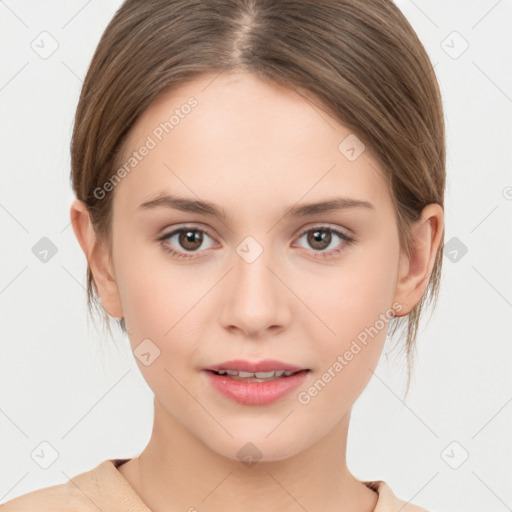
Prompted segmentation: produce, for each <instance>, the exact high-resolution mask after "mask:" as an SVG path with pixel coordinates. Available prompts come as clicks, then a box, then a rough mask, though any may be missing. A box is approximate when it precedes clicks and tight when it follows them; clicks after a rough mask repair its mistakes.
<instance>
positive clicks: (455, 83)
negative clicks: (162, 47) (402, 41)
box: [0, 0, 512, 512]
mask: <svg viewBox="0 0 512 512" xmlns="http://www.w3.org/2000/svg"><path fill="white" fill-rule="evenodd" d="M120 4H121V2H120V1H113V0H110V1H104V0H102V1H99V0H89V1H88V2H87V1H82V0H80V1H63V0H62V1H55V0H53V1H45V2H40V1H35V0H31V1H28V0H24V1H21V0H18V1H15V0H6V1H0V38H1V49H2V60H1V64H0V73H1V74H0V105H1V121H2V122H1V123H0V129H1V141H2V145H1V153H0V158H1V160H0V172H1V179H2V181H1V187H0V233H1V238H2V243H1V249H2V250H1V258H2V259H1V264H0V308H1V309H0V312H1V320H0V326H1V327H0V328H1V334H2V338H1V341H2V347H1V358H0V375H1V387H0V390H1V396H0V399H1V401H0V432H1V436H0V450H1V452H0V453H1V456H0V503H2V502H4V501H7V500H9V499H12V498H14V497H16V496H18V495H21V494H25V493H27V492H29V491H32V490H35V489H39V488H41V487H46V486H49V485H54V484H58V483H63V482H66V481H67V480H68V479H69V478H71V477H73V476H75V475H76V474H78V473H81V472H83V471H87V470H89V469H92V468H93V467H95V466H96V465H97V464H99V463H100V462H101V461H103V460H105V459H107V458H125V457H126V458H128V457H133V456H136V455H138V454H139V453H140V451H142V449H143V448H144V446H145V445H146V443H147V442H148V440H149V436H150V433H151V427H152V394H151V392H150V390H149V388H148V387H147V385H146V383H145V381H144V380H143V378H142V376H141V374H140V372H139V370H138V368H137V366H136V364H135V363H134V360H133V355H132V354H131V353H130V351H129V345H128V341H127V339H123V337H122V336H121V335H120V334H119V335H118V336H117V337H118V340H117V346H118V347H120V348H119V350H116V349H115V348H107V347H109V345H113V344H112V343H111V342H110V341H109V340H108V338H107V337H106V336H105V334H104V333H102V332H101V331H97V330H95V329H94V326H93V325H92V324H91V325H89V323H88V321H87V315H86V307H85V304H86V303H85V289H84V286H85V269H86V266H85V258H84V256H83V254H82V252H81V250H80V247H79V245H78V243H77V241H76V239H75V237H74V234H73V231H72V228H71V226H70V224H69V206H70V204H71V201H72V198H73V196H72V193H71V189H70V186H69V165H70V159H69V142H70V135H71V130H72V122H73V116H74V110H75V108H76V104H77V100H78V95H79V91H80V86H81V83H82V79H83V77H84V75H85V72H86V69H87V66H88V64H89V62H90V59H91V57H92V54H93V51H94V49H95V47H96V45H97V43H98V41H99V38H100V36H101V34H102V32H103V29H104V28H105V27H106V25H107V23H108V22H109V20H110V19H111V17H112V15H113V14H114V12H115V10H116V9H117V7H118V6H119V5H120ZM398 5H399V6H400V8H401V9H402V10H403V12H404V13H405V15H406V16H407V18H408V19H409V20H410V22H411V24H412V25H413V27H414V28H415V30H416V31H417V32H418V35H419V36H420V39H421V40H422V41H423V43H424V45H425V47H426V48H427V51H428V53H429V55H430V57H431V60H432V62H433V64H434V65H435V69H436V72H437V75H438V79H439V82H440V86H441V89H442V94H443V100H444V105H445V111H446V125H447V143H448V167H447V173H448V183H447V195H446V208H445V214H446V242H447V243H450V242H449V241H450V240H451V239H452V238H453V237H456V238H457V239H458V242H457V241H452V242H451V243H452V244H454V243H459V245H461V244H464V246H466V247H467V253H466V254H464V255H462V256H461V254H462V253H461V252H460V251H459V252H458V257H457V261H451V259H453V258H454V256H455V253H452V254H451V255H449V254H447V253H446V252H445V256H446V257H445V259H444V276H443V282H442V290H441V294H440V300H439V303H438V308H437V310H436V311H435V312H434V314H433V316H432V318H431V319H430V321H428V315H427V316H426V318H425V320H424V322H423V324H422V329H421V332H420V335H419V355H418V359H417V364H416V368H415V380H414V382H413V387H412V390H411V393H410V395H409V397H408V399H407V401H406V402H405V403H404V402H403V401H402V399H401V396H402V392H403V389H404V383H405V372H404V366H403V364H402V362H401V361H400V360H397V359H396V357H389V358H387V357H386V355H385V354H384V355H383V357H382V358H381V361H380V364H379V366H378V368H377V370H376V372H375V376H374V377H373V378H372V380H371V382H370V384H369V386H368V388H367V390H366V391H365V393H364V394H363V396H362V397H361V398H360V400H359V401H358V402H357V403H356V405H355V406H354V409H353V419H352V424H351V428H350V432H349V449H348V463H349V467H350V468H351V470H352V471H353V472H354V474H355V475H356V477H358V478H360V479H364V480H371V479H382V480H385V481H386V482H388V483H389V484H390V486H391V488H392V489H393V491H394V492H395V494H396V495H397V496H399V497H400V498H402V499H405V500H411V501H412V502H413V503H415V504H418V505H421V506H423V507H425V508H427V509H429V510H432V511H439V512H441V511H451V510H465V511H466V512H470V511H482V510H486V511H488V512H489V511H505V510H510V509H511V507H512V487H511V485H510V482H512V464H511V462H512V443H511V442H510V432H511V423H512V421H511V420H512V403H511V401H512V385H511V380H512V378H511V371H510V366H511V362H512V358H511V352H512V344H511V339H510V333H511V320H512V315H511V312H512V311H511V310H512V286H511V284H512V283H511V281H512V279H511V271H510V269H511V265H510V263H511V261H512V258H511V256H512V236H511V233H512V229H511V228H512V226H511V224H512V222H511V221H512V215H511V213H512V174H511V172H510V164H511V160H512V150H511V142H510V141H511V140H512V139H511V124H512V122H511V114H512V77H511V70H510V62H512V59H511V49H512V5H511V2H510V0H501V1H496V0H485V1H484V0H482V1H462V0H460V1H450V2H446V1H441V0H438V1H421V2H420V1H419V0H418V1H416V2H412V1H411V0H400V1H399V2H398ZM43 31H46V32H48V33H49V34H51V37H52V38H54V39H55V40H56V41H57V43H58V48H57V49H56V51H55V52H54V53H53V54H51V55H50V56H48V57H47V58H42V57H41V56H40V55H39V54H38V53H36V51H34V49H33V48H32V47H31V45H32V44H34V46H35V45H36V44H39V47H40V50H39V51H40V52H41V51H43V49H42V46H43V43H41V38H46V39H45V40H44V48H45V49H46V51H48V50H49V49H51V44H52V42H51V39H50V38H49V36H47V35H43V36H40V34H41V32H43ZM454 31H455V32H457V34H453V32H454ZM33 41H35V42H34V43H32V42H33ZM443 41H444V42H443ZM464 41H467V44H469V46H468V48H467V49H466V51H464V52H463V53H462V54H460V55H459V53H460V52H461V51H462V50H463V49H464V46H465V44H466V43H465V42H464ZM454 57H457V58H454ZM42 237H48V238H49V239H50V240H51V241H52V242H53V244H55V246H56V247H57V253H56V254H55V255H54V256H53V257H51V258H50V259H49V261H47V262H46V263H43V262H42V261H40V260H39V259H38V258H37V257H36V256H35V255H34V253H33V252H32V248H33V246H34V245H35V244H36V243H37V242H38V241H39V240H40V239H41V238H42ZM449 247H451V250H453V247H455V246H449ZM450 258H451V259H450ZM102 347H103V348H102ZM43 442H46V443H49V444H50V445H51V446H52V447H53V448H54V449H55V450H56V451H57V452H58V458H57V460H55V462H54V463H53V464H52V465H51V466H50V467H49V468H48V469H43V468H42V467H40V465H39V464H41V463H44V462H45V458H46V462H48V460H49V458H51V449H50V448H49V447H48V446H47V445H46V444H43V445H41V443H43ZM43 453H44V454H45V455H44V456H42V454H43ZM38 454H39V457H38V456H37V455H38ZM466 455H468V456H469V458H467V460H466V461H465V462H463V463H462V464H461V462H462V461H463V459H464V457H465V456H466ZM36 461H37V462H36ZM38 462H39V464H38ZM457 466H458V468H457V469H455V467H457Z"/></svg>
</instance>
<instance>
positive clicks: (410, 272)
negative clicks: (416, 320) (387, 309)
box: [395, 203, 444, 316]
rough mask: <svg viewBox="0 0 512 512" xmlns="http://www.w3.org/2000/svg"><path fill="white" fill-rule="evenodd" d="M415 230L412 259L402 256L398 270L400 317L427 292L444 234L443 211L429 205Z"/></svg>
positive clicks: (396, 295) (422, 213) (397, 293)
mask: <svg viewBox="0 0 512 512" xmlns="http://www.w3.org/2000/svg"><path fill="white" fill-rule="evenodd" d="M411 230H412V235H413V238H414V241H413V247H412V250H411V256H410V258H407V256H406V254H402V255H401V256H400V263H399V267H398V280H397V284H396V288H395V301H397V302H399V303H400V304H402V309H401V310H400V314H399V315H396V316H405V315H407V314H408V313H410V311H411V310H412V309H413V308H414V306H415V305H416V304H417V303H418V302H419V301H420V299H421V297H423V294H424V293H425V289H426V287H427V283H428V278H429V276H430V274H431V272H432V269H433V267H434V263H435V260H436V255H437V251H438V249H439V245H440V243H441V239H442V235H443V231H444V212H443V208H442V207H441V206H440V205H438V204H435V203H433V204H429V205H427V206H426V207H425V208H424V209H423V211H422V212H421V216H420V218H419V219H418V220H417V221H416V222H415V223H414V224H413V225H412V226H411Z"/></svg>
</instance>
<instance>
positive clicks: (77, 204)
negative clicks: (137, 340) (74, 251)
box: [70, 199, 123, 318]
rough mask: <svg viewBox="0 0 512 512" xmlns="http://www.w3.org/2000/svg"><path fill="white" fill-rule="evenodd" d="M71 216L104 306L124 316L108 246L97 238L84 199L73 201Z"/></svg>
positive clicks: (111, 312) (107, 309) (110, 312)
mask: <svg viewBox="0 0 512 512" xmlns="http://www.w3.org/2000/svg"><path fill="white" fill-rule="evenodd" d="M70 218H71V224H72V226H73V231H74V232H75V236H76V238H77V240H78V243H79V244H80V247H81V248H82V251H83V252H84V254H85V257H86V259H87V262H88V263H89V267H90V268H91V271H92V274H93V277H94V282H95V283H96V288H97V289H98V294H99V296H100V299H101V304H102V306H103V308H104V309H105V310H106V311H107V313H108V314H109V315H110V316H113V317H118V318H121V317H123V310H122V307H121V301H120V298H119V290H118V289H117V284H116V281H115V277H114V272H113V266H112V262H111V260H110V256H109V254H108V248H107V246H106V244H105V243H104V242H103V241H99V240H98V239H97V238H96V233H95V232H94V227H93V225H92V222H91V218H90V215H89V211H88V210H87V207H86V205H85V203H84V202H83V201H80V200H79V199H75V200H74V201H73V203H72V204H71V210H70Z"/></svg>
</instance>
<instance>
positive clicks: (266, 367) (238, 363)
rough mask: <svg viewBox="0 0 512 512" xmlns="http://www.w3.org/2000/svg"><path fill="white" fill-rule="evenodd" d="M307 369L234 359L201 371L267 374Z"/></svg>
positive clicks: (275, 361) (268, 362)
mask: <svg viewBox="0 0 512 512" xmlns="http://www.w3.org/2000/svg"><path fill="white" fill-rule="evenodd" d="M306 369H307V368H301V367H300V366H295V365H292V364H288V363H283V361H277V360H275V359H265V360H264V361H258V362H252V361H244V360H242V359H235V360H232V361H226V362H224V363H221V364H215V365H212V366H208V367H207V368H203V370H213V371H219V370H239V371H242V372H252V373H256V372H269V371H272V370H276V371H277V370H285V371H291V372H298V371H300V370H306Z"/></svg>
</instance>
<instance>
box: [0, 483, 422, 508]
mask: <svg viewBox="0 0 512 512" xmlns="http://www.w3.org/2000/svg"><path fill="white" fill-rule="evenodd" d="M363 483H364V484H365V485H366V486H368V487H369V488H370V489H372V490H374V491H375V492H377V493H378V495H379V498H378V501H377V506H376V507H375V511H374V512H398V511H400V512H429V511H428V510H426V509H424V508H422V507H419V506H418V505H414V504H413V503H410V502H408V501H404V500H402V499H400V498H398V497H397V496H396V495H395V493H394V492H393V491H392V490H391V487H389V485H388V484H387V483H386V482H384V481H383V480H374V481H364V482H363ZM0 512H1V511H0Z"/></svg>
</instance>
